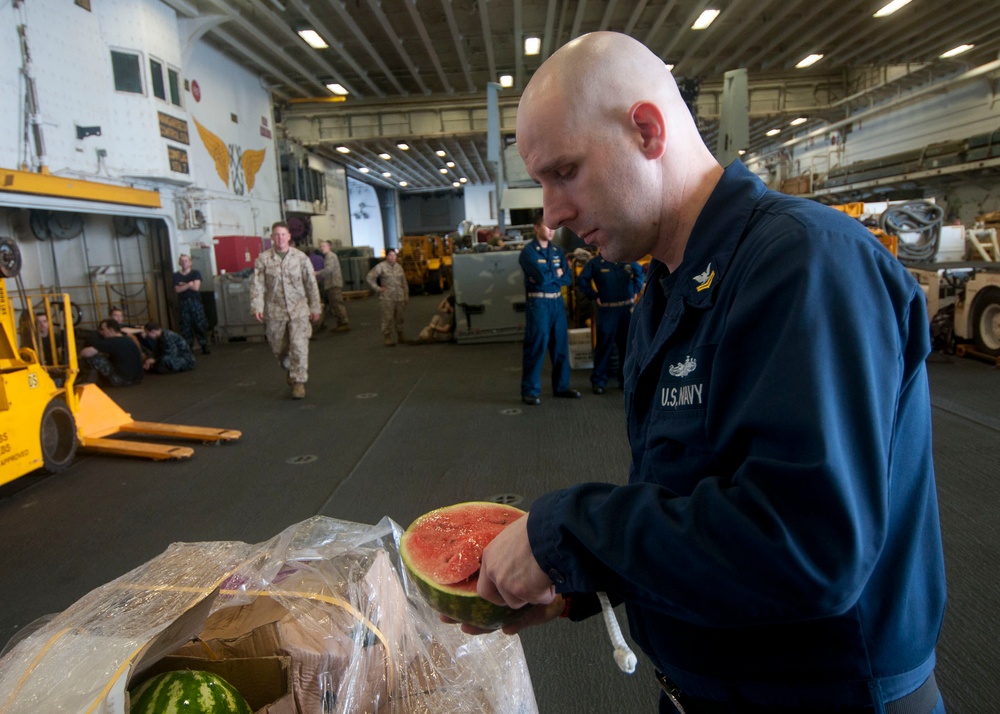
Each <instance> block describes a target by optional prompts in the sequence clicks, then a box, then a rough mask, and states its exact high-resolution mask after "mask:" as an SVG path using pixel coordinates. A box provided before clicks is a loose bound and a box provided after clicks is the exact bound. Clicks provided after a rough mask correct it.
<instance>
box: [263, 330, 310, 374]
mask: <svg viewBox="0 0 1000 714" xmlns="http://www.w3.org/2000/svg"><path fill="white" fill-rule="evenodd" d="M264 334H265V335H266V336H267V342H268V344H270V345H271V351H272V352H273V353H274V356H275V357H277V358H278V361H279V362H280V363H281V366H282V367H284V368H285V369H286V370H288V377H289V379H290V380H291V381H292V382H300V383H302V384H305V383H306V382H307V381H308V379H309V335H311V334H312V327H311V326H310V324H309V318H308V317H298V318H294V319H292V320H288V319H276V318H273V317H269V318H268V319H267V321H266V322H265V323H264Z"/></svg>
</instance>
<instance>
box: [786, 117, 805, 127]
mask: <svg viewBox="0 0 1000 714" xmlns="http://www.w3.org/2000/svg"><path fill="white" fill-rule="evenodd" d="M807 121H809V120H808V119H806V118H805V117H799V118H798V119H792V120H791V121H790V122H788V124H789V126H798V125H799V124H805V123H806V122H807Z"/></svg>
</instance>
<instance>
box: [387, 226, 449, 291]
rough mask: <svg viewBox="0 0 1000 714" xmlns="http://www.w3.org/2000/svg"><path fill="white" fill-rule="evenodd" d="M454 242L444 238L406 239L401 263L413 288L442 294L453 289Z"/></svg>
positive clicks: (400, 252) (415, 237) (426, 236)
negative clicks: (452, 256)
mask: <svg viewBox="0 0 1000 714" xmlns="http://www.w3.org/2000/svg"><path fill="white" fill-rule="evenodd" d="M451 253H452V245H451V241H450V240H449V239H448V238H446V237H443V236H429V235H423V236H403V237H402V239H401V240H400V243H399V264H400V265H402V266H403V272H404V273H406V282H407V283H409V285H410V288H412V289H415V290H419V291H421V292H424V293H434V294H437V293H440V292H443V291H444V290H447V289H448V288H450V287H451Z"/></svg>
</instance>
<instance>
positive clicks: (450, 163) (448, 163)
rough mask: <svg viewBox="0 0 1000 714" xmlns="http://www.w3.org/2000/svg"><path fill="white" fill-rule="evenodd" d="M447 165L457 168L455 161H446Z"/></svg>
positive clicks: (450, 167)
mask: <svg viewBox="0 0 1000 714" xmlns="http://www.w3.org/2000/svg"><path fill="white" fill-rule="evenodd" d="M445 166H447V167H448V168H449V169H453V168H455V162H454V161H448V162H447V163H445Z"/></svg>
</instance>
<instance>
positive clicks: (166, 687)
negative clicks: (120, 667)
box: [129, 669, 252, 714]
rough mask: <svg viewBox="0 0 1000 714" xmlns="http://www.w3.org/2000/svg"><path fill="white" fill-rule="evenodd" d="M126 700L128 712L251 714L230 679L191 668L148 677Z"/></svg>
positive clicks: (132, 713) (155, 713) (148, 713)
mask: <svg viewBox="0 0 1000 714" xmlns="http://www.w3.org/2000/svg"><path fill="white" fill-rule="evenodd" d="M129 701H130V704H129V714H252V711H251V709H250V705H249V704H247V703H246V700H245V699H243V697H242V696H241V695H240V693H239V692H237V691H236V689H235V688H234V687H233V686H232V685H231V684H230V683H229V682H227V681H226V680H224V679H223V678H222V677H220V676H218V675H216V674H212V673H211V672H199V671H195V670H191V669H182V670H177V671H175V672H164V673H163V674H158V675H156V676H155V677H151V678H150V679H147V680H146V681H145V682H143V683H142V684H140V685H139V686H138V687H136V688H135V689H134V690H133V691H131V692H129Z"/></svg>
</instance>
